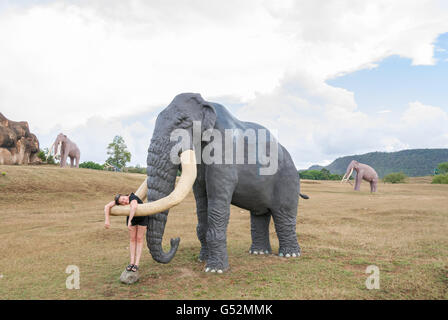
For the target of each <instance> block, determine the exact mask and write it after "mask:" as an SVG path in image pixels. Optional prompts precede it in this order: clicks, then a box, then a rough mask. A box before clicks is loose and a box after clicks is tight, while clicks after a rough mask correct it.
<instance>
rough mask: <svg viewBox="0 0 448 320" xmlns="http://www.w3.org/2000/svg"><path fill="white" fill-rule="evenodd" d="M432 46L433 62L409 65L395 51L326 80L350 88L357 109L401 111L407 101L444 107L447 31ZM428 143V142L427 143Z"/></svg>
mask: <svg viewBox="0 0 448 320" xmlns="http://www.w3.org/2000/svg"><path fill="white" fill-rule="evenodd" d="M434 44H435V50H434V58H435V60H436V64H435V65H417V66H416V65H412V60H411V59H408V58H403V57H399V56H397V55H394V56H391V57H388V58H386V59H384V60H382V61H379V62H377V64H378V66H377V67H376V68H373V69H364V70H359V71H356V72H353V73H350V74H347V75H344V76H342V77H338V78H335V79H332V80H328V81H327V83H328V84H330V85H332V86H335V87H341V88H345V89H347V90H350V91H352V92H354V95H355V101H356V103H357V104H358V108H359V110H360V111H362V112H365V113H368V114H375V113H378V112H381V111H391V114H390V116H394V115H397V114H398V113H401V112H403V111H404V110H405V109H406V108H407V107H408V104H409V102H411V101H420V102H422V103H425V104H429V105H433V106H438V107H440V108H442V109H444V110H445V111H448V33H444V34H442V35H440V36H439V37H438V39H437V41H436V42H435V43H434ZM428 147H429V146H428Z"/></svg>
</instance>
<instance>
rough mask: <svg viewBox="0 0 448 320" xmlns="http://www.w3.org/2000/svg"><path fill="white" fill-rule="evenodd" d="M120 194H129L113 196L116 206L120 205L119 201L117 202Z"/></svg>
mask: <svg viewBox="0 0 448 320" xmlns="http://www.w3.org/2000/svg"><path fill="white" fill-rule="evenodd" d="M121 196H126V197H127V196H129V194H120V193H119V194H117V195H116V196H115V198H114V200H115V204H116V205H117V206H119V205H120V203H119V202H118V200H120V197H121Z"/></svg>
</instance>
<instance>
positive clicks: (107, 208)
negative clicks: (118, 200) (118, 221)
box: [104, 201, 115, 229]
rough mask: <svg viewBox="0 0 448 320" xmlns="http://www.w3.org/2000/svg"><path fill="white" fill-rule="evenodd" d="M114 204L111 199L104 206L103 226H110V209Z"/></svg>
mask: <svg viewBox="0 0 448 320" xmlns="http://www.w3.org/2000/svg"><path fill="white" fill-rule="evenodd" d="M114 205H115V201H111V202H109V203H108V204H106V205H105V206H104V228H106V229H109V227H110V218H109V217H110V209H111V208H112V207H113V206H114Z"/></svg>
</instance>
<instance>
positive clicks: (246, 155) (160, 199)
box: [111, 93, 308, 273]
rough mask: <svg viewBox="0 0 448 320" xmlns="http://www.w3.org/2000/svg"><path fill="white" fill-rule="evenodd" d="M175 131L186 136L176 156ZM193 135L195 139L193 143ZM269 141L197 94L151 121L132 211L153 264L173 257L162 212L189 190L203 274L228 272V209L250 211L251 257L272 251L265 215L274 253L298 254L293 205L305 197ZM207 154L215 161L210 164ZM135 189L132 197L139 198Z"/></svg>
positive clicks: (292, 169)
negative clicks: (142, 225)
mask: <svg viewBox="0 0 448 320" xmlns="http://www.w3.org/2000/svg"><path fill="white" fill-rule="evenodd" d="M176 130H181V131H182V132H187V138H186V139H187V140H188V139H189V140H188V141H187V144H186V146H185V144H184V143H183V144H182V145H183V146H184V147H182V149H181V150H178V151H177V149H176V145H177V146H178V144H179V142H178V139H174V141H173V139H172V133H173V132H175V131H176ZM251 132H254V133H255V135H251V134H249V133H251ZM257 132H264V133H266V135H267V136H268V138H267V139H266V140H264V139H262V138H261V137H262V135H261V133H260V135H257V134H256V133H257ZM246 133H248V134H247V135H246ZM197 135H199V139H200V141H199V142H197V140H196V141H195V138H194V137H195V136H196V137H197ZM273 141H274V142H275V143H276V140H275V138H274V137H273V136H272V135H271V133H270V132H269V131H268V130H267V129H266V128H264V127H262V126H261V125H258V124H256V123H253V122H244V121H240V120H238V119H236V118H235V117H234V116H233V115H232V114H230V112H229V111H228V110H227V109H226V108H225V107H224V106H222V105H220V104H218V103H213V102H208V101H205V100H204V99H203V98H202V97H201V95H200V94H195V93H182V94H179V95H177V96H176V97H175V98H174V100H173V101H172V102H171V103H170V104H169V105H168V106H167V107H166V108H165V109H164V110H163V111H161V112H160V114H159V115H158V117H157V120H156V124H155V128H154V133H153V136H152V139H151V143H150V146H149V149H148V158H147V165H148V167H147V175H148V177H147V184H143V185H142V186H143V187H145V188H147V189H145V190H144V191H143V193H144V192H145V191H146V190H147V199H148V202H147V203H144V204H139V205H138V208H137V211H136V216H142V215H149V217H148V218H149V223H148V230H147V243H148V248H149V251H150V253H151V255H152V257H153V259H154V260H156V261H158V262H161V263H168V262H170V261H171V259H173V257H174V255H175V253H176V251H177V248H178V245H179V241H180V239H179V238H176V239H171V249H170V251H169V252H168V253H165V252H164V251H163V249H162V237H163V233H164V230H165V224H166V222H167V215H168V210H169V209H170V208H171V207H173V206H175V205H177V204H178V203H180V202H181V201H182V200H183V199H184V198H185V197H186V196H187V194H188V193H189V192H190V190H191V188H193V193H194V196H195V199H196V210H197V216H198V224H197V228H196V231H197V236H198V239H199V241H200V243H201V250H200V253H199V260H200V261H206V266H205V271H206V272H217V273H222V272H223V271H226V270H227V269H228V268H229V262H228V254H227V240H226V237H227V235H226V234H227V225H228V222H229V216H230V205H231V204H233V205H235V206H238V207H240V208H242V209H246V210H248V211H250V220H251V236H252V245H251V246H250V250H249V252H250V253H251V254H270V253H271V252H272V249H271V244H270V241H269V224H270V221H271V216H272V218H273V220H274V225H275V229H276V233H277V236H278V240H279V256H283V257H298V256H300V253H301V252H300V246H299V243H298V241H297V233H296V218H297V206H298V200H299V196H301V197H302V198H308V197H307V196H306V195H302V194H300V178H299V176H298V174H297V169H296V166H295V165H294V162H293V161H292V159H291V156H290V155H289V153H288V151H287V150H286V149H285V148H284V147H283V146H282V145H280V144H279V143H277V144H275V143H273ZM241 143H242V145H241ZM211 145H213V146H214V148H213V151H211V148H210V147H211ZM257 148H258V149H257ZM263 148H265V150H267V152H266V156H267V154H268V153H269V157H270V160H269V161H270V162H269V163H268V162H267V161H266V158H263V157H259V156H257V155H259V154H258V153H255V154H254V153H253V151H254V150H258V151H260V149H263ZM173 150H174V151H173ZM193 150H194V151H193ZM201 150H202V152H201ZM223 150H224V151H223ZM230 150H232V151H231V152H230ZM235 150H236V152H235V154H233V152H234V151H235ZM238 150H239V152H241V153H239V155H240V156H241V155H243V157H242V158H240V161H238V160H235V158H236V157H238ZM181 151H182V152H181ZM208 152H210V153H208ZM173 154H174V155H176V156H177V155H178V154H180V163H181V165H182V174H181V177H180V180H179V182H178V183H177V185H176V187H175V182H176V174H177V172H178V170H179V163H175V162H173V161H172V160H171V159H172V158H171V156H172V155H173ZM208 156H210V157H212V158H213V157H214V159H213V161H211V159H210V158H208ZM196 159H198V160H196ZM274 159H275V160H274ZM264 169H265V171H263V170H264ZM270 170H272V172H271V171H270ZM142 186H141V187H140V188H139V190H138V191H137V193H139V194H141V193H142ZM158 212H159V213H158ZM111 214H112V215H129V206H115V207H114V208H112V210H111Z"/></svg>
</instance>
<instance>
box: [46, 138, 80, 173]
mask: <svg viewBox="0 0 448 320" xmlns="http://www.w3.org/2000/svg"><path fill="white" fill-rule="evenodd" d="M50 150H54V155H55V156H56V155H57V154H58V153H59V150H60V155H61V160H60V166H61V168H62V167H65V166H66V162H67V157H69V158H70V167H72V168H73V167H76V168H79V159H80V157H81V152H80V151H79V148H78V146H77V145H76V143H74V142H73V141H71V140H70V139H69V138H68V137H67V136H66V135H65V134H63V133H60V134H58V136H57V137H56V140H55V141H54V143H53V145H52V146H51V147H50Z"/></svg>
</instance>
